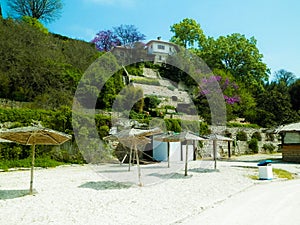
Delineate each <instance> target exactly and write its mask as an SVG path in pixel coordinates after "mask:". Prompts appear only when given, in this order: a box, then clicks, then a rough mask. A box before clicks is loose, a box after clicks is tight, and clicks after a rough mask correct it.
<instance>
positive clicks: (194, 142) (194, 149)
mask: <svg viewBox="0 0 300 225" xmlns="http://www.w3.org/2000/svg"><path fill="white" fill-rule="evenodd" d="M193 152H194V155H193V160H197V153H196V141H195V140H193Z"/></svg>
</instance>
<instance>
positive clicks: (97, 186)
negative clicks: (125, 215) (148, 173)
mask: <svg viewBox="0 0 300 225" xmlns="http://www.w3.org/2000/svg"><path fill="white" fill-rule="evenodd" d="M132 186H133V183H129V182H115V181H97V182H94V181H91V182H87V183H84V184H82V185H80V186H79V188H90V189H94V190H97V191H98V190H113V189H127V188H130V187H132Z"/></svg>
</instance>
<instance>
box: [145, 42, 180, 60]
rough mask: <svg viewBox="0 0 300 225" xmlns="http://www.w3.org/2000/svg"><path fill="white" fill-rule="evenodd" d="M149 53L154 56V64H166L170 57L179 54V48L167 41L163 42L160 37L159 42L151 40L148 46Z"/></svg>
mask: <svg viewBox="0 0 300 225" xmlns="http://www.w3.org/2000/svg"><path fill="white" fill-rule="evenodd" d="M146 46H147V53H148V54H149V55H154V63H166V60H167V58H168V56H170V55H174V54H176V53H177V52H178V47H177V46H176V45H175V44H173V43H171V42H166V41H161V40H160V37H158V38H157V40H151V41H149V42H148V43H147V44H146Z"/></svg>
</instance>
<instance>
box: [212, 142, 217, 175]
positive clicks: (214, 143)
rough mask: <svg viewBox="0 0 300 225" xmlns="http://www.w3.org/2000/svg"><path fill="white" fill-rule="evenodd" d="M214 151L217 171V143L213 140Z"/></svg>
mask: <svg viewBox="0 0 300 225" xmlns="http://www.w3.org/2000/svg"><path fill="white" fill-rule="evenodd" d="M213 151H214V161H215V170H216V169H217V141H216V140H213Z"/></svg>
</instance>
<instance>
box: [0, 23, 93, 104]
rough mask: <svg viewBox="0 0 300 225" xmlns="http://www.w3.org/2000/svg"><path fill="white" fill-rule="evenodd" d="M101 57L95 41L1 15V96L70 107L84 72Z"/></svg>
mask: <svg viewBox="0 0 300 225" xmlns="http://www.w3.org/2000/svg"><path fill="white" fill-rule="evenodd" d="M40 26H42V25H41V24H40ZM98 56H99V52H98V51H97V50H96V49H95V47H94V45H93V44H90V43H87V42H84V41H79V40H74V39H70V38H67V37H62V36H59V35H54V34H51V33H48V32H47V30H46V28H43V29H41V28H40V27H38V26H33V25H31V24H29V23H27V22H26V21H16V20H13V19H2V18H0V98H7V99H10V100H15V101H25V102H36V105H37V106H38V107H42V108H51V109H53V108H56V107H59V106H60V105H61V104H62V103H65V104H67V105H69V106H70V105H71V104H70V102H71V100H72V95H73V93H74V91H75V89H76V85H77V83H78V81H79V80H80V78H81V76H82V74H83V72H84V71H85V70H86V69H87V68H88V66H89V65H90V64H91V63H92V62H93V61H94V60H95V59H96V58H97V57H98Z"/></svg>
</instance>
